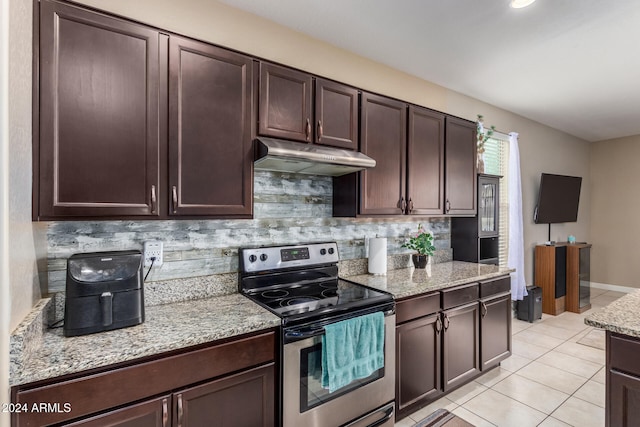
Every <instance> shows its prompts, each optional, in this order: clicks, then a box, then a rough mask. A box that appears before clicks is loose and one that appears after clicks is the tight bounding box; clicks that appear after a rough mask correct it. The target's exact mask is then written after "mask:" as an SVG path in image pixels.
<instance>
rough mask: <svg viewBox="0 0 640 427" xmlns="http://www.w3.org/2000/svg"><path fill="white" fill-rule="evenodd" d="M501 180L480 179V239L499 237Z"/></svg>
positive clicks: (483, 177)
mask: <svg viewBox="0 0 640 427" xmlns="http://www.w3.org/2000/svg"><path fill="white" fill-rule="evenodd" d="M499 180H500V178H498V177H488V176H479V177H478V237H497V236H498V231H499V222H498V220H499V217H500V215H499V208H500V187H499V186H498V183H499Z"/></svg>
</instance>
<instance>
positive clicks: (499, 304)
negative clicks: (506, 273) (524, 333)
mask: <svg viewBox="0 0 640 427" xmlns="http://www.w3.org/2000/svg"><path fill="white" fill-rule="evenodd" d="M480 336H481V339H480V368H481V369H482V370H483V371H486V370H487V369H491V368H493V367H494V366H498V365H499V364H500V362H501V361H502V360H504V359H506V358H507V357H509V356H510V355H511V292H508V293H503V294H501V295H498V296H496V297H491V298H486V299H482V300H480Z"/></svg>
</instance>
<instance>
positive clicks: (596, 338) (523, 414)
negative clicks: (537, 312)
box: [395, 288, 625, 427]
mask: <svg viewBox="0 0 640 427" xmlns="http://www.w3.org/2000/svg"><path fill="white" fill-rule="evenodd" d="M623 295H625V294H624V293H621V292H613V291H605V290H602V289H595V288H592V289H591V306H592V308H591V310H589V311H587V312H585V313H582V314H575V313H569V312H564V313H562V314H560V315H558V316H549V315H547V314H543V315H542V319H541V320H536V321H535V322H534V323H529V322H525V321H521V320H518V319H515V318H514V319H513V327H512V329H513V331H512V333H513V352H512V355H511V357H509V358H508V359H507V360H505V361H503V362H502V363H501V365H500V366H499V367H498V368H496V369H494V370H492V371H490V372H488V373H487V374H485V375H483V376H481V377H480V378H477V379H476V380H475V381H472V382H471V383H469V384H467V385H465V386H463V387H461V388H459V389H458V390H455V391H454V392H452V393H450V394H448V395H447V396H446V397H443V398H441V399H439V400H437V401H436V402H433V403H432V404H430V405H428V406H426V407H424V408H422V409H421V410H419V411H417V412H414V413H413V414H411V416H409V417H406V418H404V419H402V420H400V421H399V422H397V423H396V424H395V425H396V427H411V426H413V425H414V424H415V423H416V422H417V421H419V420H421V419H423V418H425V417H426V416H427V415H429V414H431V413H432V412H434V411H435V410H436V409H438V408H445V409H447V410H449V411H451V412H453V413H454V414H456V415H458V416H459V417H461V418H463V419H465V420H466V421H468V422H470V423H472V424H473V425H474V426H476V427H484V426H499V427H502V426H504V427H514V426H517V427H526V426H543V427H555V426H575V427H591V426H593V427H602V426H604V401H605V385H604V383H605V369H604V365H605V352H604V337H605V335H604V331H601V330H599V329H595V328H592V327H590V326H587V325H585V324H584V317H585V316H587V315H588V314H590V313H593V312H594V311H595V310H599V309H600V308H602V307H604V306H606V305H607V304H609V303H611V302H612V301H614V300H616V299H617V298H620V297H621V296H623Z"/></svg>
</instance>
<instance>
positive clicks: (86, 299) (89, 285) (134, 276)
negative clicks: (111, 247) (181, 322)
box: [64, 251, 144, 337]
mask: <svg viewBox="0 0 640 427" xmlns="http://www.w3.org/2000/svg"><path fill="white" fill-rule="evenodd" d="M142 266H143V258H142V253H140V251H119V252H95V253H86V254H76V255H72V256H71V257H69V259H68V261H67V285H66V300H65V305H64V335H65V336H67V337H70V336H76V335H85V334H92V333H94V332H102V331H110V330H112V329H119V328H124V327H127V326H133V325H138V324H140V323H142V322H144V295H143V292H142V291H143V286H142V281H143V279H142Z"/></svg>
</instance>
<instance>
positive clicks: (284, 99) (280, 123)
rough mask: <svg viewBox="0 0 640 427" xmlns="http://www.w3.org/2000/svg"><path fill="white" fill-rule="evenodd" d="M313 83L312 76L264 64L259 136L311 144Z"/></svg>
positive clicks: (261, 67) (262, 66)
mask: <svg viewBox="0 0 640 427" xmlns="http://www.w3.org/2000/svg"><path fill="white" fill-rule="evenodd" d="M311 84H312V79H311V76H310V75H309V74H305V73H303V72H300V71H296V70H291V69H289V68H284V67H278V66H277V65H273V64H266V63H261V64H260V123H259V126H258V133H260V135H265V136H274V137H277V138H287V139H293V140H296V141H302V142H311V140H312V133H313V129H312V124H311V120H312V111H311V108H312V104H311Z"/></svg>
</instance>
